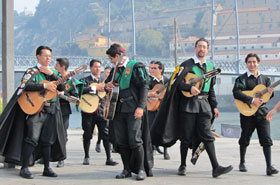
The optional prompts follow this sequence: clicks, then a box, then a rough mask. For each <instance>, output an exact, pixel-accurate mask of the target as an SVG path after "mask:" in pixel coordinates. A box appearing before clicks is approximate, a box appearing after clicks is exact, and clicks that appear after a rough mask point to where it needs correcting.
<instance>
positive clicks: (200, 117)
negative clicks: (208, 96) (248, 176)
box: [196, 111, 233, 177]
mask: <svg viewBox="0 0 280 185" xmlns="http://www.w3.org/2000/svg"><path fill="white" fill-rule="evenodd" d="M196 116H197V117H196V118H197V120H196V134H197V136H198V137H199V138H200V140H201V141H202V142H203V143H204V146H205V150H206V152H207V154H208V157H209V159H210V162H211V165H212V169H213V170H212V176H213V177H218V176H220V175H222V174H225V173H228V172H230V171H231V170H232V169H233V167H232V166H231V165H229V166H227V167H223V166H220V165H219V163H218V160H217V157H216V152H215V145H214V140H215V138H214V137H213V135H212V132H211V119H212V116H213V115H212V112H211V111H209V112H200V113H199V114H197V115H196Z"/></svg>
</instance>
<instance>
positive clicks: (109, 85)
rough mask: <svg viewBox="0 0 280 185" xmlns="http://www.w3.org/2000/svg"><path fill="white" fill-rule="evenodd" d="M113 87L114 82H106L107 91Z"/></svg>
mask: <svg viewBox="0 0 280 185" xmlns="http://www.w3.org/2000/svg"><path fill="white" fill-rule="evenodd" d="M114 87H115V86H114V84H113V83H112V82H108V83H107V85H106V89H107V90H108V91H112V90H113V88H114Z"/></svg>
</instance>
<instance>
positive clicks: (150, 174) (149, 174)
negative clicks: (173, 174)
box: [147, 169, 154, 177]
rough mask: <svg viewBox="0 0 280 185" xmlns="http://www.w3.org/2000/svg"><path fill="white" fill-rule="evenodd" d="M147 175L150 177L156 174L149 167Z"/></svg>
mask: <svg viewBox="0 0 280 185" xmlns="http://www.w3.org/2000/svg"><path fill="white" fill-rule="evenodd" d="M147 176H148V177H153V176H154V174H153V171H152V169H149V171H148V172H147Z"/></svg>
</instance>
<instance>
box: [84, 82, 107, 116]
mask: <svg viewBox="0 0 280 185" xmlns="http://www.w3.org/2000/svg"><path fill="white" fill-rule="evenodd" d="M97 85H98V83H96V82H93V83H91V84H90V85H89V86H90V87H93V86H97ZM105 96H106V92H105V91H104V92H99V91H98V92H97V94H83V95H82V96H81V98H80V104H79V107H80V109H82V111H83V112H86V113H93V112H95V111H96V110H97V109H98V107H99V99H102V98H104V97H105Z"/></svg>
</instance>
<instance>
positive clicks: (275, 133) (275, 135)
mask: <svg viewBox="0 0 280 185" xmlns="http://www.w3.org/2000/svg"><path fill="white" fill-rule="evenodd" d="M279 122H280V112H279V113H276V114H275V115H274V117H273V120H272V121H271V123H270V124H271V137H272V139H273V140H280V123H279ZM221 124H229V125H239V112H221V113H220V117H219V118H218V119H216V120H215V122H214V128H215V129H216V133H217V134H219V135H221ZM69 127H70V128H81V113H80V112H77V111H76V110H74V109H73V114H72V115H71V117H70V126H69ZM253 138H254V139H256V138H257V134H256V131H255V132H254V134H253Z"/></svg>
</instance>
